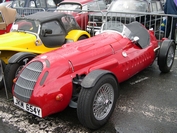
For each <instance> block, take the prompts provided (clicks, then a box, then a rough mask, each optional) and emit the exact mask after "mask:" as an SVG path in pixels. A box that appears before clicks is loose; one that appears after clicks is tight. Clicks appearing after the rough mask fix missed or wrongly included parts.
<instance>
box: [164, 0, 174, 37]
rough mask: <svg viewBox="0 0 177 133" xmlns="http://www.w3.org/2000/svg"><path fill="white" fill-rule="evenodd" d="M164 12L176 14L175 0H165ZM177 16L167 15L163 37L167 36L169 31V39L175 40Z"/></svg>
mask: <svg viewBox="0 0 177 133" xmlns="http://www.w3.org/2000/svg"><path fill="white" fill-rule="evenodd" d="M164 13H165V14H172V15H177V0H166V2H165V5H164ZM176 23H177V17H172V16H168V17H167V25H166V26H167V27H166V33H165V37H167V38H168V37H169V35H170V31H171V39H173V40H175V29H176Z"/></svg>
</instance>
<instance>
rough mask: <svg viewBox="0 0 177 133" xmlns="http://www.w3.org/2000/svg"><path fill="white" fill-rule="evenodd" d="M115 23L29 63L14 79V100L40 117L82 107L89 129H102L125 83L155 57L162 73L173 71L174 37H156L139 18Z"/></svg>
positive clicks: (79, 112)
mask: <svg viewBox="0 0 177 133" xmlns="http://www.w3.org/2000/svg"><path fill="white" fill-rule="evenodd" d="M115 22H117V21H115ZM115 22H114V23H110V21H109V22H107V23H105V24H104V25H103V28H102V30H101V33H100V34H97V35H96V36H94V37H91V38H88V39H84V40H81V41H78V42H75V43H70V44H66V45H63V46H62V47H61V48H60V49H57V50H55V51H51V52H48V53H45V54H42V55H39V56H37V57H35V58H34V59H33V60H32V61H30V62H29V63H28V64H27V65H26V66H25V67H24V68H23V70H22V71H21V72H20V73H19V75H18V76H17V78H16V79H15V80H14V86H13V90H12V92H13V96H14V97H13V98H14V104H15V105H16V106H19V107H20V108H22V109H24V110H25V111H27V112H30V113H32V114H34V115H36V116H38V117H45V116H48V115H50V114H53V113H57V112H60V111H63V110H64V109H65V108H66V107H68V106H70V107H73V108H76V109H77V115H78V119H79V121H80V122H81V123H82V124H83V125H84V126H85V127H87V128H90V129H97V128H100V127H101V126H103V125H104V124H105V123H106V122H107V121H108V120H109V118H110V116H111V114H112V113H113V110H114V108H115V105H116V100H117V98H118V95H119V90H120V87H119V84H120V83H121V82H123V81H125V80H127V79H129V78H131V77H132V76H133V75H135V74H137V73H138V72H140V71H142V70H144V69H145V68H147V67H149V66H150V65H152V63H153V62H154V61H156V58H157V60H158V61H157V62H158V65H159V69H160V70H161V72H164V73H167V72H170V69H171V67H172V65H173V62H174V57H175V44H174V42H173V40H169V39H167V38H164V39H163V40H157V39H156V38H155V36H154V33H153V32H154V31H153V30H147V29H146V28H145V27H144V26H143V25H142V24H141V23H138V22H133V23H130V24H127V25H123V24H122V23H118V22H117V23H115ZM159 44H160V45H159ZM56 55H57V56H56ZM120 122H121V121H120Z"/></svg>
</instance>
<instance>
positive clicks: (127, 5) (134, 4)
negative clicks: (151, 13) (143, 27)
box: [108, 0, 148, 12]
mask: <svg viewBox="0 0 177 133" xmlns="http://www.w3.org/2000/svg"><path fill="white" fill-rule="evenodd" d="M108 10H109V11H113V12H118V11H135V12H147V11H148V2H147V1H145V0H116V1H113V2H112V3H111V5H110V6H109V8H108Z"/></svg>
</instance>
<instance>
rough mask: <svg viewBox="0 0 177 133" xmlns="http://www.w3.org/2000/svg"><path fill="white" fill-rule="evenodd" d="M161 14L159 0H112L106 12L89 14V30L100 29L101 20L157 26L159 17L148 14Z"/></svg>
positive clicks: (159, 20) (150, 26)
mask: <svg viewBox="0 0 177 133" xmlns="http://www.w3.org/2000/svg"><path fill="white" fill-rule="evenodd" d="M151 13H155V14H162V13H164V12H163V7H162V3H161V1H160V0H115V1H112V2H111V4H110V6H109V7H108V9H107V11H106V12H101V13H94V14H89V24H88V26H87V30H88V31H89V32H92V31H97V30H99V29H100V26H101V25H102V23H103V21H110V20H111V21H121V22H122V23H124V24H128V23H130V22H132V21H138V22H140V23H142V24H143V25H145V26H146V27H147V28H156V29H157V28H158V27H159V26H160V22H161V17H159V18H158V17H157V16H154V15H150V14H151Z"/></svg>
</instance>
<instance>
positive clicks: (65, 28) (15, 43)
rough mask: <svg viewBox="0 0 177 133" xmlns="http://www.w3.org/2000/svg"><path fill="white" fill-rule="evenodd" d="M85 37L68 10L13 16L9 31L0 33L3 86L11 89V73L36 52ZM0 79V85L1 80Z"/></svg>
mask: <svg viewBox="0 0 177 133" xmlns="http://www.w3.org/2000/svg"><path fill="white" fill-rule="evenodd" d="M89 37H90V35H89V34H88V33H87V32H86V31H83V30H81V28H80V27H79V25H78V23H77V22H76V21H75V19H74V17H73V16H72V15H69V14H65V13H54V12H38V13H35V14H32V15H29V16H26V17H20V18H17V19H16V20H15V22H14V25H13V26H12V31H11V32H10V33H7V34H4V35H1V36H0V40H1V41H0V51H1V54H0V59H2V61H3V62H4V63H3V64H7V65H6V67H5V70H4V74H5V79H6V80H5V81H6V87H7V89H8V90H10V92H11V90H12V81H13V79H14V77H15V75H16V74H17V73H18V71H19V70H20V69H21V67H22V66H23V65H25V64H26V63H27V62H29V61H30V60H31V59H32V58H34V57H35V56H36V55H38V54H42V53H45V52H48V51H51V50H54V49H57V48H59V47H61V46H62V45H63V44H65V43H69V42H74V41H78V40H82V39H85V38H89ZM18 52H21V53H18ZM1 76H2V73H0V77H1ZM0 81H1V82H0V83H1V87H2V86H3V82H2V81H3V80H2V79H0Z"/></svg>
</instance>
